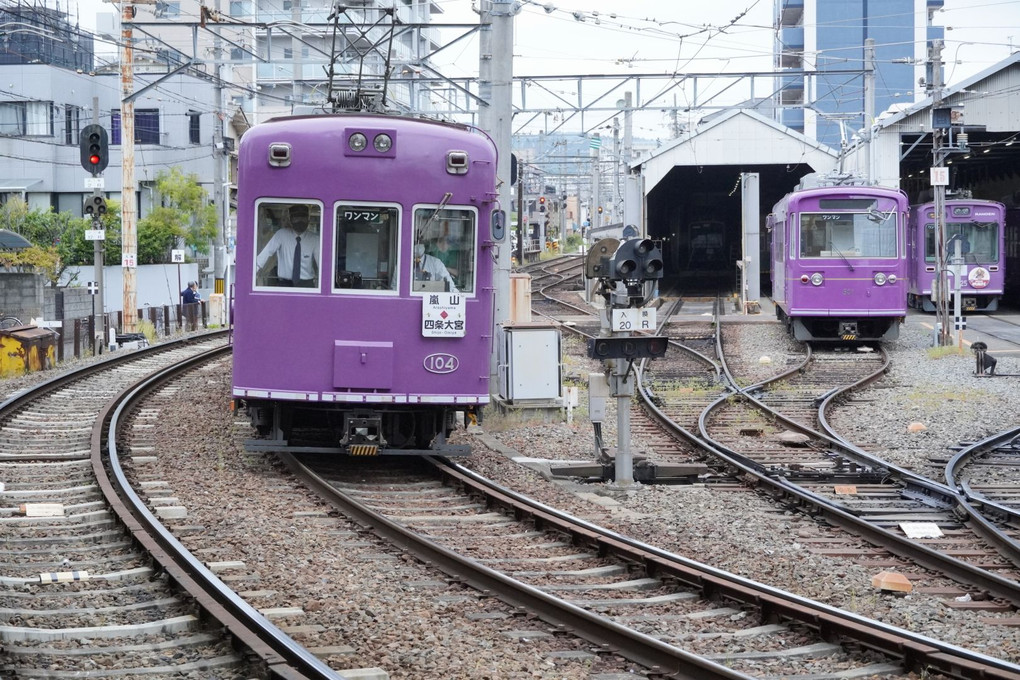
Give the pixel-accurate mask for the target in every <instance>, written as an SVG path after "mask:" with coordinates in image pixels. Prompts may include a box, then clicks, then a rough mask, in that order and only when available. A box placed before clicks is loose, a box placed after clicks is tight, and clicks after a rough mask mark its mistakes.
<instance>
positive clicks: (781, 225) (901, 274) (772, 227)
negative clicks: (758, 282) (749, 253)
mask: <svg viewBox="0 0 1020 680" xmlns="http://www.w3.org/2000/svg"><path fill="white" fill-rule="evenodd" d="M805 180H806V181H805ZM805 180H802V181H801V184H800V185H799V186H798V187H797V189H795V190H794V191H793V192H791V193H789V194H787V195H786V196H785V197H784V198H783V199H782V200H780V201H779V202H778V203H777V204H776V205H775V207H774V208H773V209H772V213H771V214H770V215H769V216H768V218H767V221H766V227H767V229H768V230H769V231H770V232H771V235H772V272H771V277H772V297H773V300H774V302H775V305H776V316H777V317H778V318H779V320H780V321H783V322H784V323H785V324H786V326H787V328H788V329H789V330H790V332H791V333H792V334H793V337H794V338H795V339H797V340H801V341H835V342H840V341H852V342H874V341H886V340H894V339H895V338H897V337H899V325H900V323H902V321H903V319H904V317H905V316H906V314H907V294H906V274H907V260H906V239H905V230H906V224H907V213H908V209H909V203H908V201H907V197H906V194H904V193H903V192H902V191H900V190H899V189H890V188H886V187H880V186H873V185H865V184H863V183H853V182H852V180H848V178H846V177H841V178H839V179H834V180H828V181H827V180H825V179H821V180H819V179H817V178H815V177H814V176H811V175H809V176H808V177H807V178H805Z"/></svg>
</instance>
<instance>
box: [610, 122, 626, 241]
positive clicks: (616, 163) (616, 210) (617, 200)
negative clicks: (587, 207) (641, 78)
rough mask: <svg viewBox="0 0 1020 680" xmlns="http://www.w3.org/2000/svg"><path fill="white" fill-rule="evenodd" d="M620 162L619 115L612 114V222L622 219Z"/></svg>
mask: <svg viewBox="0 0 1020 680" xmlns="http://www.w3.org/2000/svg"><path fill="white" fill-rule="evenodd" d="M617 103H619V102H617ZM622 162H623V161H622V159H621V158H620V117H619V116H613V210H612V213H611V214H612V216H613V222H619V221H620V220H622V219H623V217H622V215H621V211H620V205H621V203H622V202H623V197H622V196H621V195H620V165H621V163H622Z"/></svg>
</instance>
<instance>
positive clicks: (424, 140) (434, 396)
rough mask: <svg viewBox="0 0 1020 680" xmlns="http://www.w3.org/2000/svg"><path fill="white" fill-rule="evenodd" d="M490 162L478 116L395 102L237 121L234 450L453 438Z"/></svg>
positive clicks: (484, 277) (488, 305)
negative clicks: (434, 113)
mask: <svg viewBox="0 0 1020 680" xmlns="http://www.w3.org/2000/svg"><path fill="white" fill-rule="evenodd" d="M496 166H497V153H496V148H495V145H494V144H493V142H492V140H491V139H490V138H489V137H488V136H487V135H485V134H484V133H482V132H481V131H480V130H478V129H476V128H472V127H469V126H463V125H455V124H449V123H440V122H435V121H428V120H424V119H417V118H411V117H402V116H396V115H386V114H331V115H319V116H295V117H287V118H278V119H274V120H271V121H268V122H266V123H263V124H261V125H257V126H255V127H253V128H252V129H250V130H249V131H248V132H246V133H245V135H244V137H243V138H242V140H241V143H240V145H239V148H238V193H237V254H236V262H237V264H236V284H235V289H236V290H235V299H234V306H233V321H234V334H233V343H234V367H233V397H234V400H235V404H236V405H237V406H239V407H241V408H244V409H245V410H246V411H247V413H248V414H249V415H250V417H251V419H252V423H253V424H254V426H255V427H256V429H257V430H258V432H259V434H260V437H261V438H260V439H257V440H252V441H250V442H249V443H248V446H249V448H253V449H261V450H270V449H271V450H281V449H283V450H291V451H308V452H321V453H336V454H346V455H365V456H369V455H381V454H419V455H421V454H426V453H429V454H433V453H441V454H444V455H458V454H466V453H468V452H469V451H468V447H466V446H455V445H452V444H450V443H449V442H448V441H447V437H448V436H449V434H450V432H451V431H452V429H453V427H454V424H455V413H456V412H458V411H462V412H472V411H477V410H479V409H481V407H482V405H484V404H486V403H487V402H488V401H489V362H490V357H491V355H492V349H493V339H492V338H493V324H492V319H493V302H494V300H493V288H492V273H493V261H494V258H495V252H494V251H493V249H494V248H495V247H496V243H495V242H494V240H493V239H494V237H495V238H502V229H503V226H504V224H505V216H504V214H503V213H502V212H501V211H499V210H498V209H497V207H498V204H497V198H498V195H497V190H496V184H497V180H496ZM299 236H300V237H301V238H300V239H299V238H298V237H299ZM299 244H300V245H299Z"/></svg>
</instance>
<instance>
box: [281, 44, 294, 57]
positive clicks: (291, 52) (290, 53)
mask: <svg viewBox="0 0 1020 680" xmlns="http://www.w3.org/2000/svg"><path fill="white" fill-rule="evenodd" d="M283 58H284V59H293V58H294V50H292V49H291V48H289V47H284V48H283Z"/></svg>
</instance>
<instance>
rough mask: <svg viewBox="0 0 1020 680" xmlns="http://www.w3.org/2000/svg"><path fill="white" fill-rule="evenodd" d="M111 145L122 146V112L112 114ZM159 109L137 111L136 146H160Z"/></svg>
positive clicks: (116, 111) (115, 111)
mask: <svg viewBox="0 0 1020 680" xmlns="http://www.w3.org/2000/svg"><path fill="white" fill-rule="evenodd" d="M111 118H112V120H111V125H110V128H111V129H110V143H111V144H121V143H122V142H121V139H120V135H121V125H120V111H118V110H114V111H113V112H112V114H111ZM159 143H160V139H159V109H135V144H159Z"/></svg>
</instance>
